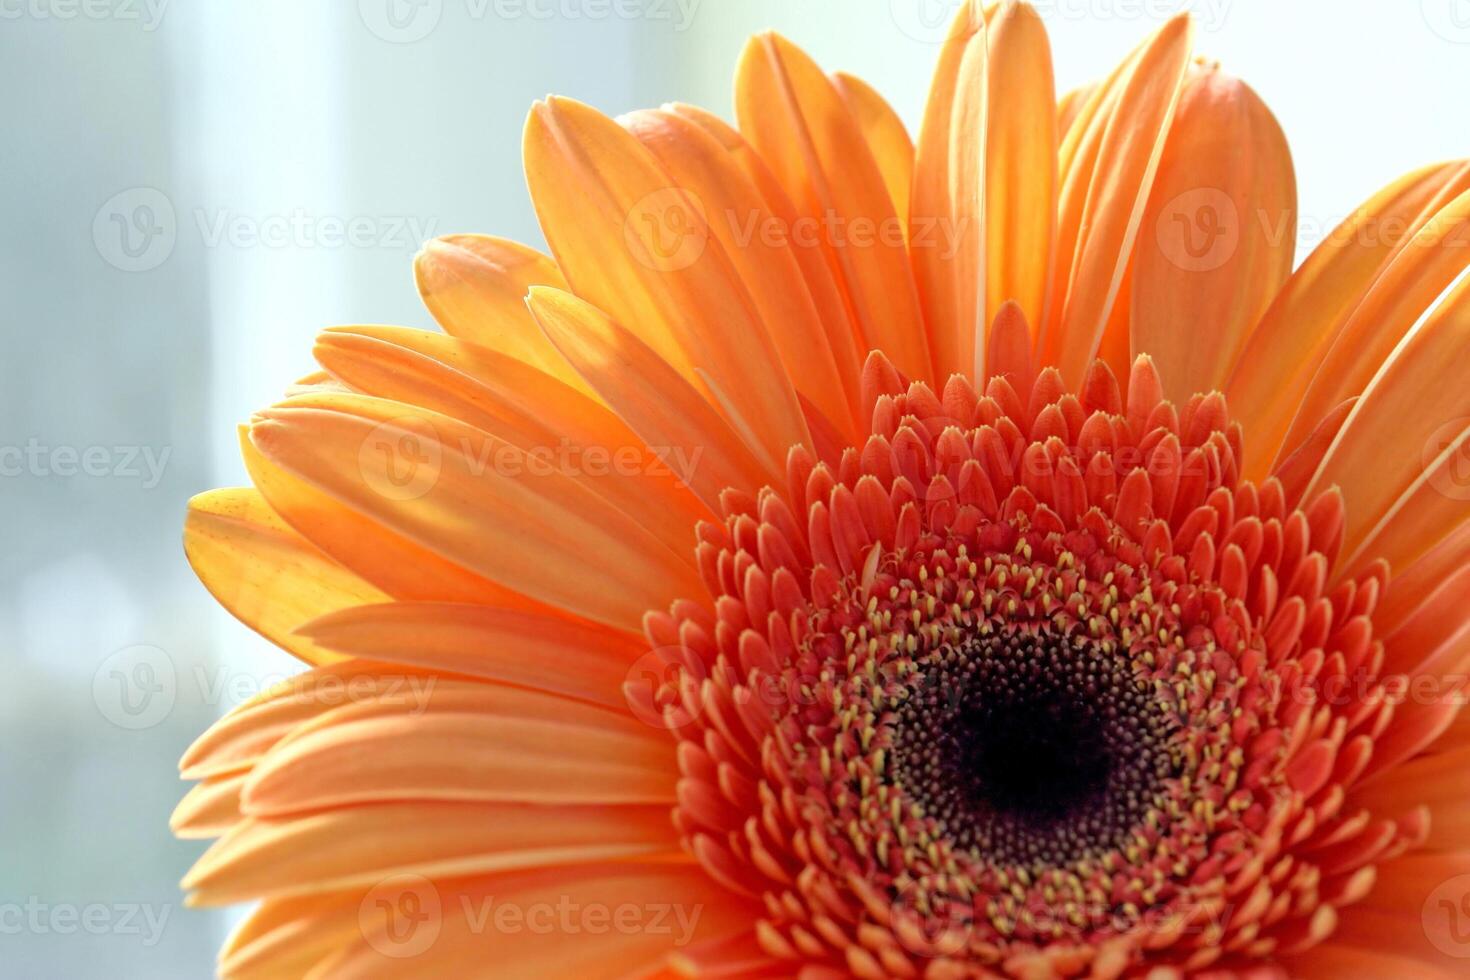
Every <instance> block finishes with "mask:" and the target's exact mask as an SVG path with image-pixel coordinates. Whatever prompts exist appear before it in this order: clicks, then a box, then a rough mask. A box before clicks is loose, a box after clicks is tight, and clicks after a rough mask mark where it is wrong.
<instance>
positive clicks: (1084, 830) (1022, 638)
mask: <svg viewBox="0 0 1470 980" xmlns="http://www.w3.org/2000/svg"><path fill="white" fill-rule="evenodd" d="M918 666H919V670H918V671H916V672H915V673H914V674H913V675H911V683H910V685H909V686H908V687H907V697H906V698H905V699H904V700H903V702H902V704H901V705H900V706H899V707H898V709H897V711H896V716H897V717H896V720H895V721H894V723H893V733H892V739H893V740H892V761H893V765H892V767H891V770H890V771H891V775H892V779H893V781H894V782H895V783H896V784H897V785H898V786H900V787H902V788H903V790H904V791H905V792H906V793H907V794H908V795H909V797H910V798H911V799H913V800H914V801H916V802H917V803H919V804H920V805H921V806H922V807H923V808H924V811H925V813H926V814H927V815H928V816H930V817H932V818H934V819H935V820H936V821H938V823H939V824H940V826H941V827H942V828H943V833H945V834H946V835H947V836H948V837H949V838H950V839H951V840H952V841H953V842H954V844H955V846H957V847H959V848H962V849H969V850H974V851H977V852H978V854H979V855H984V856H985V858H987V859H988V860H989V861H991V862H994V863H997V864H1001V865H1023V866H1030V867H1038V866H1047V865H1049V866H1054V867H1055V866H1060V865H1064V864H1069V863H1071V862H1074V861H1078V860H1081V859H1083V858H1086V857H1090V856H1096V855H1098V854H1101V853H1104V852H1106V851H1109V850H1112V849H1113V848H1116V847H1118V846H1120V845H1121V844H1122V843H1123V842H1124V841H1126V840H1127V838H1128V836H1129V835H1130V833H1132V832H1133V831H1134V830H1135V829H1136V828H1137V827H1138V825H1139V824H1140V822H1142V821H1143V820H1144V819H1145V818H1146V816H1147V814H1148V812H1149V810H1150V809H1152V808H1153V807H1154V806H1156V805H1157V804H1158V801H1159V797H1160V793H1161V792H1162V790H1163V788H1164V784H1165V782H1166V781H1167V780H1168V779H1170V778H1171V777H1174V776H1177V775H1178V774H1179V772H1180V770H1181V764H1180V761H1179V760H1178V759H1177V758H1175V756H1174V755H1173V754H1172V753H1171V748H1170V734H1171V723H1170V721H1169V716H1168V713H1167V712H1166V710H1165V709H1164V707H1163V705H1162V704H1161V703H1160V702H1159V701H1158V700H1157V699H1156V698H1155V697H1154V692H1153V684H1152V683H1151V682H1150V681H1147V680H1145V679H1143V678H1141V677H1140V676H1138V675H1137V673H1136V672H1135V671H1134V669H1133V667H1132V665H1131V664H1130V663H1129V660H1128V657H1127V653H1126V651H1124V650H1120V649H1119V648H1118V647H1117V646H1116V645H1115V644H1112V643H1108V642H1101V641H1096V640H1093V639H1089V638H1087V637H1084V636H1078V635H1066V634H1063V633H1061V632H1059V631H1056V630H1053V629H1052V628H1050V627H1048V626H1041V627H1030V628H1006V629H1002V630H997V631H990V632H987V633H986V634H983V635H977V636H972V637H969V638H967V639H965V640H963V641H961V642H960V643H958V644H945V645H943V646H940V647H938V648H937V649H935V650H934V651H933V652H932V653H931V654H930V655H929V656H928V657H927V658H925V659H924V660H923V661H922V662H921V663H920V664H919V665H918ZM977 856H978V855H977Z"/></svg>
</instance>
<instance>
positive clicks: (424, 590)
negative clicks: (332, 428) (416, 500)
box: [240, 388, 540, 607]
mask: <svg viewBox="0 0 1470 980" xmlns="http://www.w3.org/2000/svg"><path fill="white" fill-rule="evenodd" d="M324 393H330V392H329V390H328V389H325V388H318V389H315V390H314V391H312V392H310V393H308V392H301V393H298V397H300V396H303V395H307V394H324ZM240 454H241V456H243V457H244V460H245V469H246V471H248V472H249V474H250V480H251V482H253V483H254V484H255V486H256V489H258V490H259V491H260V493H261V496H263V497H264V498H265V500H266V502H267V503H269V504H270V506H271V509H272V510H274V511H275V512H276V513H277V514H279V515H280V516H281V519H282V520H284V521H285V522H286V523H287V524H289V525H291V527H292V528H294V529H295V530H296V532H297V533H299V534H301V535H302V536H303V537H305V538H306V539H307V540H309V541H310V542H311V543H312V544H314V545H316V546H317V547H318V548H320V549H321V550H322V551H323V552H325V553H326V554H327V555H329V556H330V557H332V558H333V559H335V560H336V561H337V562H339V563H341V564H342V565H343V566H344V567H346V568H348V569H350V570H352V571H353V572H355V573H357V574H358V575H359V576H361V577H362V578H363V579H365V580H366V581H368V582H371V583H372V584H373V585H375V586H377V587H378V588H379V589H382V590H383V592H385V593H387V594H388V595H390V596H392V597H393V598H395V599H426V600H428V599H432V600H439V601H443V602H486V603H491V604H494V605H504V606H517V607H531V606H539V605H540V604H539V603H536V602H533V601H532V600H531V599H529V598H527V597H525V596H523V595H520V594H519V593H517V592H514V591H512V590H510V589H507V588H505V587H504V586H502V585H497V584H496V583H494V582H492V581H490V580H489V579H487V578H484V577H483V576H480V575H476V574H475V573H474V572H472V571H470V570H469V569H466V568H461V567H460V566H459V565H456V564H455V563H454V562H451V561H449V560H448V559H445V558H441V557H439V556H438V555H436V554H434V553H433V552H432V551H429V550H428V549H427V548H424V547H421V546H420V545H417V544H415V543H414V542H412V541H409V540H408V539H407V538H404V537H402V536H401V535H398V534H395V533H394V532H393V531H391V530H389V529H388V528H386V527H384V526H383V525H381V524H379V523H378V522H377V521H375V520H373V519H372V518H371V517H368V516H365V515H363V514H359V513H358V512H357V511H355V510H351V509H349V508H347V507H344V506H342V504H340V503H338V502H337V501H336V500H335V499H333V498H332V497H330V496H328V495H327V494H325V493H323V492H322V491H320V490H318V489H317V488H316V487H314V486H312V485H311V484H309V483H307V482H306V481H304V480H302V479H300V478H298V477H296V476H295V475H293V474H291V473H289V472H287V471H286V470H284V469H282V468H281V467H279V466H277V465H275V464H274V463H272V462H271V461H270V460H268V459H266V458H265V457H264V456H262V455H261V454H260V451H259V450H257V449H256V448H255V446H254V444H252V443H251V442H250V430H249V428H247V427H241V429H240Z"/></svg>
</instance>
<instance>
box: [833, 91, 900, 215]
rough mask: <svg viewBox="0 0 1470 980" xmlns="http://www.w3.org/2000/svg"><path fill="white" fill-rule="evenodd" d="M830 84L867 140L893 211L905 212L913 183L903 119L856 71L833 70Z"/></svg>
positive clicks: (897, 212) (898, 213) (896, 212)
mask: <svg viewBox="0 0 1470 980" xmlns="http://www.w3.org/2000/svg"><path fill="white" fill-rule="evenodd" d="M832 84H833V85H834V86H835V87H836V88H837V94H839V95H841V96H842V101H843V102H844V103H845V104H846V105H847V111H848V112H851V113H852V118H853V119H854V120H856V121H857V125H858V129H859V130H861V131H862V134H863V136H864V137H865V138H866V139H867V141H868V149H869V150H871V151H872V153H873V160H874V162H875V163H877V164H878V170H879V172H880V173H882V174H883V184H884V186H886V187H887V188H888V197H889V200H891V201H892V202H893V211H894V213H895V214H897V215H899V216H902V215H906V214H908V213H909V192H910V190H911V189H912V187H913V183H914V141H913V140H911V139H909V131H908V130H907V129H906V128H905V127H904V124H903V120H902V119H900V118H899V117H898V113H897V112H895V111H894V110H893V106H891V105H889V104H888V102H887V100H886V99H884V98H883V96H882V95H880V94H879V93H878V90H877V89H875V88H873V86H871V85H869V84H868V83H867V82H865V81H863V80H862V79H861V78H858V77H857V76H856V75H849V74H848V73H847V72H842V71H838V72H833V73H832Z"/></svg>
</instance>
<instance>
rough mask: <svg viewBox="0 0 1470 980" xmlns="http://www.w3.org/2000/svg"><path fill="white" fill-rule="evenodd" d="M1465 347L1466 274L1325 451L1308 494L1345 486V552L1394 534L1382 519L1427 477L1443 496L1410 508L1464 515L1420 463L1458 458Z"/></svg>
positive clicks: (1435, 474)
mask: <svg viewBox="0 0 1470 980" xmlns="http://www.w3.org/2000/svg"><path fill="white" fill-rule="evenodd" d="M1467 203H1470V197H1467ZM1467 345H1470V279H1467V280H1466V281H1464V282H1462V283H1461V284H1460V285H1459V286H1458V287H1457V288H1456V289H1455V291H1454V292H1453V293H1452V294H1451V295H1450V296H1449V297H1447V298H1446V299H1445V300H1444V302H1442V303H1441V304H1440V305H1439V306H1438V307H1436V308H1435V309H1434V311H1433V312H1432V313H1431V314H1430V315H1429V317H1428V319H1427V320H1425V321H1424V322H1423V323H1422V324H1420V325H1419V326H1417V327H1415V328H1414V329H1413V330H1412V331H1410V332H1409V334H1408V336H1407V337H1405V338H1404V339H1403V342H1402V343H1400V344H1399V346H1398V349H1397V350H1395V351H1394V352H1393V356H1392V358H1391V359H1390V360H1389V361H1388V363H1386V364H1384V365H1383V366H1382V367H1381V368H1380V369H1379V370H1378V372H1377V374H1376V375H1374V376H1373V377H1372V380H1371V381H1369V382H1368V383H1367V387H1366V389H1365V390H1364V391H1363V394H1362V397H1360V398H1359V399H1358V401H1357V403H1356V404H1355V405H1354V406H1353V410H1352V412H1351V413H1350V414H1349V415H1348V418H1347V421H1346V422H1344V423H1343V426H1342V429H1341V430H1340V431H1339V432H1338V434H1337V438H1336V439H1334V440H1333V443H1332V446H1331V448H1329V449H1328V450H1327V452H1326V454H1325V456H1324V458H1323V460H1322V464H1321V466H1320V467H1319V468H1318V470H1317V473H1316V476H1315V477H1314V478H1313V481H1312V483H1311V484H1310V485H1309V487H1308V490H1307V493H1308V494H1309V495H1310V494H1311V493H1312V490H1313V489H1317V488H1325V487H1328V486H1333V485H1337V486H1341V487H1342V488H1343V494H1344V496H1345V498H1346V500H1347V504H1348V508H1347V525H1346V527H1345V528H1344V538H1343V546H1344V551H1345V553H1347V554H1348V555H1352V554H1353V553H1354V552H1355V550H1356V549H1357V547H1358V545H1359V544H1361V543H1362V542H1363V540H1364V539H1365V538H1366V537H1367V536H1369V535H1375V536H1392V535H1393V534H1394V532H1393V531H1392V529H1391V528H1390V527H1389V526H1388V525H1389V524H1390V523H1391V522H1392V520H1393V519H1394V517H1396V516H1397V514H1398V513H1400V512H1402V510H1403V509H1404V505H1405V504H1406V503H1407V502H1408V501H1409V500H1410V499H1411V498H1412V497H1413V496H1414V495H1415V493H1416V491H1418V490H1419V489H1420V488H1421V487H1423V486H1424V485H1426V484H1428V485H1429V488H1430V489H1431V490H1435V491H1438V492H1439V494H1440V496H1441V497H1443V498H1444V502H1443V504H1442V505H1438V506H1436V504H1435V503H1434V501H1433V500H1432V499H1430V500H1427V501H1426V500H1423V499H1422V498H1421V504H1420V507H1419V508H1418V509H1420V510H1421V511H1422V510H1423V509H1424V508H1425V507H1427V508H1429V509H1430V510H1432V511H1433V513H1434V514H1435V515H1437V516H1440V517H1441V518H1442V520H1443V524H1442V525H1441V526H1442V527H1444V528H1446V529H1448V528H1450V527H1453V526H1454V525H1455V524H1456V523H1458V520H1456V519H1455V518H1460V519H1463V517H1464V516H1465V514H1466V513H1467V507H1466V500H1465V499H1464V498H1465V496H1466V494H1465V493H1464V487H1463V485H1462V484H1461V485H1457V484H1456V483H1455V482H1453V479H1452V477H1453V475H1454V474H1453V473H1452V472H1451V473H1445V472H1443V471H1440V470H1438V469H1436V468H1435V467H1434V466H1426V463H1427V462H1429V463H1433V462H1434V461H1435V459H1436V457H1438V456H1442V455H1444V454H1445V453H1448V454H1449V455H1450V457H1451V458H1450V460H1449V462H1450V463H1451V464H1452V465H1463V464H1462V460H1461V452H1462V450H1461V449H1460V447H1459V442H1460V441H1461V440H1463V439H1464V438H1465V436H1466V434H1467V432H1470V389H1467V387H1466V385H1465V364H1466V362H1465V351H1466V349H1467ZM1446 478H1451V479H1449V480H1448V481H1447V480H1446ZM1462 483H1463V481H1462ZM1419 517H1420V515H1414V516H1412V517H1411V518H1410V519H1411V520H1414V521H1417V520H1419ZM1380 525H1383V526H1382V527H1381V528H1380Z"/></svg>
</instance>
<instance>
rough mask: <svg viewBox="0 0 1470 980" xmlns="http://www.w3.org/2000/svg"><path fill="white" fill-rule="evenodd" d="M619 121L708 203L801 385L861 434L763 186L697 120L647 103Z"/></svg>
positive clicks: (721, 238)
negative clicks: (762, 193) (648, 108)
mask: <svg viewBox="0 0 1470 980" xmlns="http://www.w3.org/2000/svg"><path fill="white" fill-rule="evenodd" d="M619 121H620V122H621V123H622V124H623V126H624V127H625V128H626V129H627V130H628V131H629V132H631V133H632V134H633V135H634V136H635V137H637V138H638V141H639V142H640V143H642V144H643V145H644V146H645V147H647V149H648V150H649V152H651V153H652V154H653V155H654V156H655V157H656V158H657V159H658V161H659V163H660V164H662V165H663V167H664V169H665V170H666V171H668V174H669V176H670V177H672V178H673V180H674V183H675V184H677V185H678V186H679V187H682V188H684V189H685V190H686V191H688V192H689V193H690V194H692V195H694V197H695V199H696V200H699V201H700V202H701V203H702V204H703V206H704V208H705V211H706V213H707V215H708V216H709V219H710V220H709V225H708V227H709V229H710V232H711V234H712V235H713V236H714V237H715V239H716V240H717V241H718V242H719V244H720V246H721V247H722V248H724V250H725V252H726V254H728V255H729V257H730V261H731V262H732V263H733V265H734V267H735V272H736V275H737V276H738V277H739V278H740V281H741V283H742V284H743V285H744V287H745V289H746V290H747V292H749V294H750V297H751V299H752V301H753V302H754V303H755V309H756V312H757V313H758V314H759V316H760V319H761V322H762V323H764V324H765V325H766V328H767V329H768V330H769V331H770V333H771V338H772V340H773V341H774V342H775V345H776V349H777V350H778V351H779V352H780V355H781V360H782V364H783V366H784V367H785V370H786V373H787V374H788V375H789V376H790V377H791V380H792V383H794V384H795V385H796V390H797V391H798V392H800V393H801V394H803V395H805V396H806V397H807V398H808V399H810V400H811V402H812V403H813V404H815V405H816V406H817V407H818V408H820V409H821V410H822V412H823V413H824V414H825V415H826V416H827V418H828V419H830V420H831V421H832V422H833V423H834V424H836V425H837V426H838V427H839V428H841V429H842V431H843V432H845V433H846V434H847V436H848V438H849V439H855V438H856V435H857V433H856V429H855V422H854V419H853V414H852V410H851V406H850V405H849V403H848V400H847V397H846V393H845V390H844V388H843V383H842V378H841V376H840V375H839V373H838V369H837V363H836V361H835V359H834V358H833V356H832V349H831V347H830V346H829V345H828V343H827V335H826V331H825V329H824V328H823V326H822V321H821V318H820V316H819V315H818V313H817V308H816V304H815V303H813V302H812V298H811V294H810V293H809V292H808V291H807V288H806V283H805V281H804V280H803V278H802V274H801V267H800V266H798V265H797V264H796V259H795V257H794V256H793V255H792V251H791V248H790V245H789V243H788V236H786V235H784V234H782V231H783V229H781V228H780V227H779V224H778V219H777V218H776V217H775V216H774V215H773V214H772V213H771V212H770V211H768V210H767V209H766V206H765V202H764V200H763V199H762V197H761V194H760V191H759V190H757V189H756V187H755V185H754V184H752V183H751V182H750V180H749V179H748V178H747V177H746V176H745V174H744V172H743V171H742V170H741V168H740V166H739V164H737V163H736V162H735V160H734V159H733V158H732V157H731V156H730V154H729V153H727V152H726V151H725V148H724V147H723V146H722V145H721V144H720V142H719V140H717V139H716V138H715V137H714V136H712V135H711V134H710V133H709V132H708V131H707V130H706V129H705V128H704V127H702V126H700V125H699V124H698V123H696V122H694V121H692V120H690V119H687V118H685V117H683V116H680V115H677V114H675V113H672V112H668V111H664V110H645V111H642V112H635V113H630V114H629V115H627V116H624V117H622V118H621V119H620V120H619Z"/></svg>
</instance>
